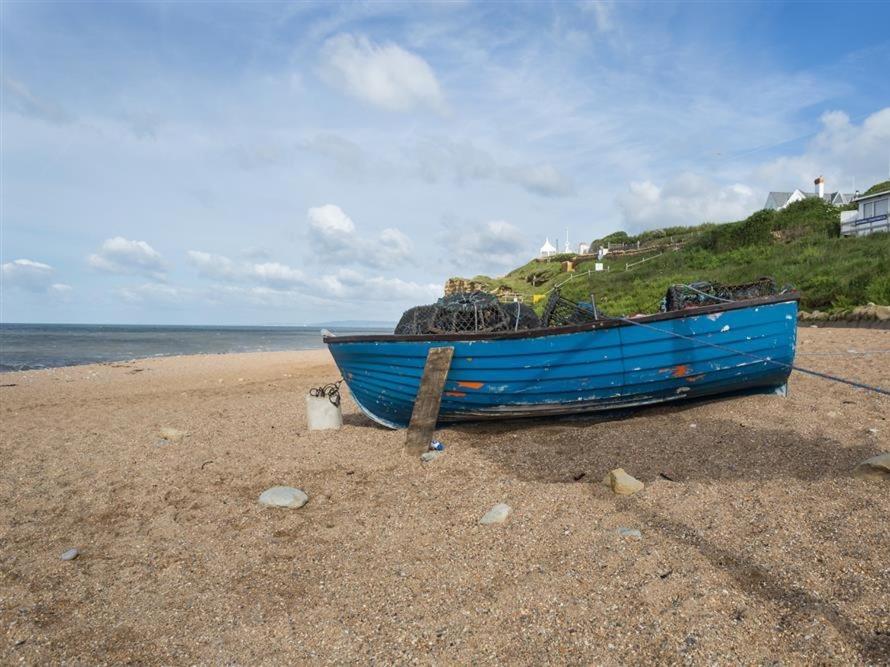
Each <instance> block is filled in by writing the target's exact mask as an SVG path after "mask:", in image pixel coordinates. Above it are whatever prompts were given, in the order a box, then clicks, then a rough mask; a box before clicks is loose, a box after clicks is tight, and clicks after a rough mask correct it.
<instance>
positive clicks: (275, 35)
mask: <svg viewBox="0 0 890 667" xmlns="http://www.w3.org/2000/svg"><path fill="white" fill-rule="evenodd" d="M888 25H890V4H888V3H882V2H874V3H853V2H846V3H819V2H806V3H804V2H799V3H788V4H781V3H775V2H769V3H758V2H738V3H732V2H725V3H680V4H673V3H666V2H657V3H656V2H620V3H619V2H609V1H603V2H577V3H573V2H553V3H547V2H536V3H529V4H521V3H471V2H448V3H444V2H443V3H426V4H421V3H407V2H402V3H398V2H396V3H388V2H374V3H349V4H342V5H338V4H333V3H318V4H312V3H299V4H298V3H284V2H253V3H244V4H239V3H235V2H225V3H214V2H183V3H178V2H161V3H138V2H101V3H88V2H70V1H68V2H40V1H39V0H38V1H32V0H29V1H28V2H9V1H7V0H3V1H2V2H0V38H2V44H0V55H2V63H0V83H2V87H0V90H2V100H0V170H2V173H0V264H2V284H0V320H2V321H3V322H66V323H133V324H151V323H156V324H243V325H248V324H256V325H269V324H304V323H314V322H327V321H336V320H385V321H394V320H396V319H398V317H399V315H400V314H401V312H402V311H403V310H404V309H406V308H408V307H410V306H412V305H417V304H420V303H430V302H432V301H434V300H435V299H436V298H437V297H439V296H441V293H442V287H443V284H444V282H445V280H446V279H447V278H448V277H450V276H455V275H461V276H474V275H478V274H485V275H501V274H503V273H505V272H507V271H509V270H510V269H511V268H515V267H516V266H518V265H520V264H522V263H524V262H526V261H528V260H529V259H530V258H531V257H533V256H534V255H535V254H536V253H537V251H538V249H539V248H540V246H541V245H542V244H543V242H544V239H545V237H548V236H549V237H550V240H551V241H554V240H555V239H556V238H557V237H558V238H559V243H560V247H562V244H564V243H565V235H566V232H568V237H569V241H570V242H571V244H572V246H573V247H574V248H577V244H578V242H581V241H584V242H589V241H591V240H592V239H594V238H597V237H601V236H603V235H605V234H607V233H610V232H612V231H616V230H619V229H623V230H625V231H627V232H630V233H635V232H639V231H641V230H644V229H654V228H658V227H664V226H669V225H677V224H687V225H690V224H698V223H701V222H705V221H710V222H725V221H729V220H737V219H741V218H744V217H746V216H747V215H749V214H750V213H752V212H754V211H756V210H758V209H759V208H761V207H762V206H763V204H764V201H765V200H766V196H767V193H768V192H769V191H770V190H786V191H790V190H793V189H794V188H801V189H805V190H806V189H812V188H813V187H814V186H813V179H814V178H816V177H817V176H819V175H824V177H825V179H826V188H827V190H829V191H834V190H837V189H841V190H843V191H845V192H847V191H852V190H853V189H854V188H855V189H860V190H864V189H865V188H867V187H869V186H870V185H871V184H873V183H875V182H877V181H881V180H884V179H886V178H888V177H890V176H888V172H890V32H888V30H887V26H888Z"/></svg>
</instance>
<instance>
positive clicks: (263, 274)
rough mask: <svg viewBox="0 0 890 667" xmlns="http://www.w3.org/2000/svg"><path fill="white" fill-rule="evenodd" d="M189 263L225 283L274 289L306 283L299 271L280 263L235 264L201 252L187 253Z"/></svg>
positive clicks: (208, 276) (203, 273)
mask: <svg viewBox="0 0 890 667" xmlns="http://www.w3.org/2000/svg"><path fill="white" fill-rule="evenodd" d="M186 254H187V256H188V261H189V263H190V264H191V265H192V266H194V267H195V268H196V269H198V274H199V275H201V276H203V277H205V278H211V279H213V280H221V281H223V282H259V283H263V284H266V285H270V286H273V287H288V286H294V285H301V284H304V283H305V275H304V274H303V272H302V271H300V270H299V269H295V268H292V267H290V266H287V265H285V264H280V263H278V262H256V263H254V262H235V261H233V260H231V259H229V258H228V257H225V256H224V255H215V254H213V253H209V252H203V251H201V250H189V251H188V253H186Z"/></svg>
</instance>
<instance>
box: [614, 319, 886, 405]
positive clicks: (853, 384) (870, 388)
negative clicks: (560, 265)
mask: <svg viewBox="0 0 890 667" xmlns="http://www.w3.org/2000/svg"><path fill="white" fill-rule="evenodd" d="M610 319H616V320H620V321H622V322H626V323H627V324H633V325H634V326H637V327H644V328H646V329H652V330H653V331H657V332H659V333H662V334H668V335H669V336H674V337H675V338H682V339H684V340H688V341H692V342H693V343H696V344H698V345H706V346H708V347H714V348H717V349H718V350H724V351H726V352H732V353H733V354H738V355H741V356H743V357H750V358H751V359H756V360H757V361H760V362H762V363H766V364H773V365H774V366H781V367H782V368H789V369H791V370H795V371H798V372H799V373H806V374H807V375H813V376H815V377H818V378H822V379H823V380H832V381H834V382H841V383H843V384H848V385H850V386H851V387H856V388H858V389H867V390H868V391H873V392H875V393H877V394H883V395H884V396H890V391H888V390H887V389H883V388H881V387H874V386H872V385H868V384H863V383H861V382H856V381H855V380H847V379H845V378H842V377H837V376H836V375H829V374H828V373H821V372H819V371H814V370H810V369H809V368H801V367H800V366H795V365H794V364H786V363H783V362H781V361H773V360H772V359H764V358H763V357H758V356H757V355H755V354H750V353H748V352H742V351H741V350H736V349H733V348H731V347H727V346H726V345H718V344H716V343H708V342H706V341H703V340H700V339H697V338H693V337H692V336H684V335H683V334H678V333H675V332H673V331H665V330H664V329H659V328H658V327H653V326H652V325H651V324H644V323H642V322H635V321H634V320H632V319H630V318H629V317H615V318H610Z"/></svg>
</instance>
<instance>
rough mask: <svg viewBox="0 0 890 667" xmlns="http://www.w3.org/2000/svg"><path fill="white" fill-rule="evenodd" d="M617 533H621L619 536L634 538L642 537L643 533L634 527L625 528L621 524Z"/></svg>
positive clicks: (639, 538)
mask: <svg viewBox="0 0 890 667" xmlns="http://www.w3.org/2000/svg"><path fill="white" fill-rule="evenodd" d="M618 534H619V535H621V537H632V538H634V539H635V540H641V539H643V535H642V534H641V533H640V531H639V530H637V529H636V528H627V527H625V526H621V527H620V528H619V529H618Z"/></svg>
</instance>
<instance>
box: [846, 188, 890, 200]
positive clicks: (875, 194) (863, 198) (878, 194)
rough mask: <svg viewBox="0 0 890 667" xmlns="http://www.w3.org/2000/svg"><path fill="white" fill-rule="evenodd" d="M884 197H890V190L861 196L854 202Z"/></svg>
mask: <svg viewBox="0 0 890 667" xmlns="http://www.w3.org/2000/svg"><path fill="white" fill-rule="evenodd" d="M884 195H890V190H884V191H883V192H873V193H872V194H870V195H859V196H858V197H856V199H854V200H853V201H865V200H866V199H874V198H875V197H883V196H884Z"/></svg>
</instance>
